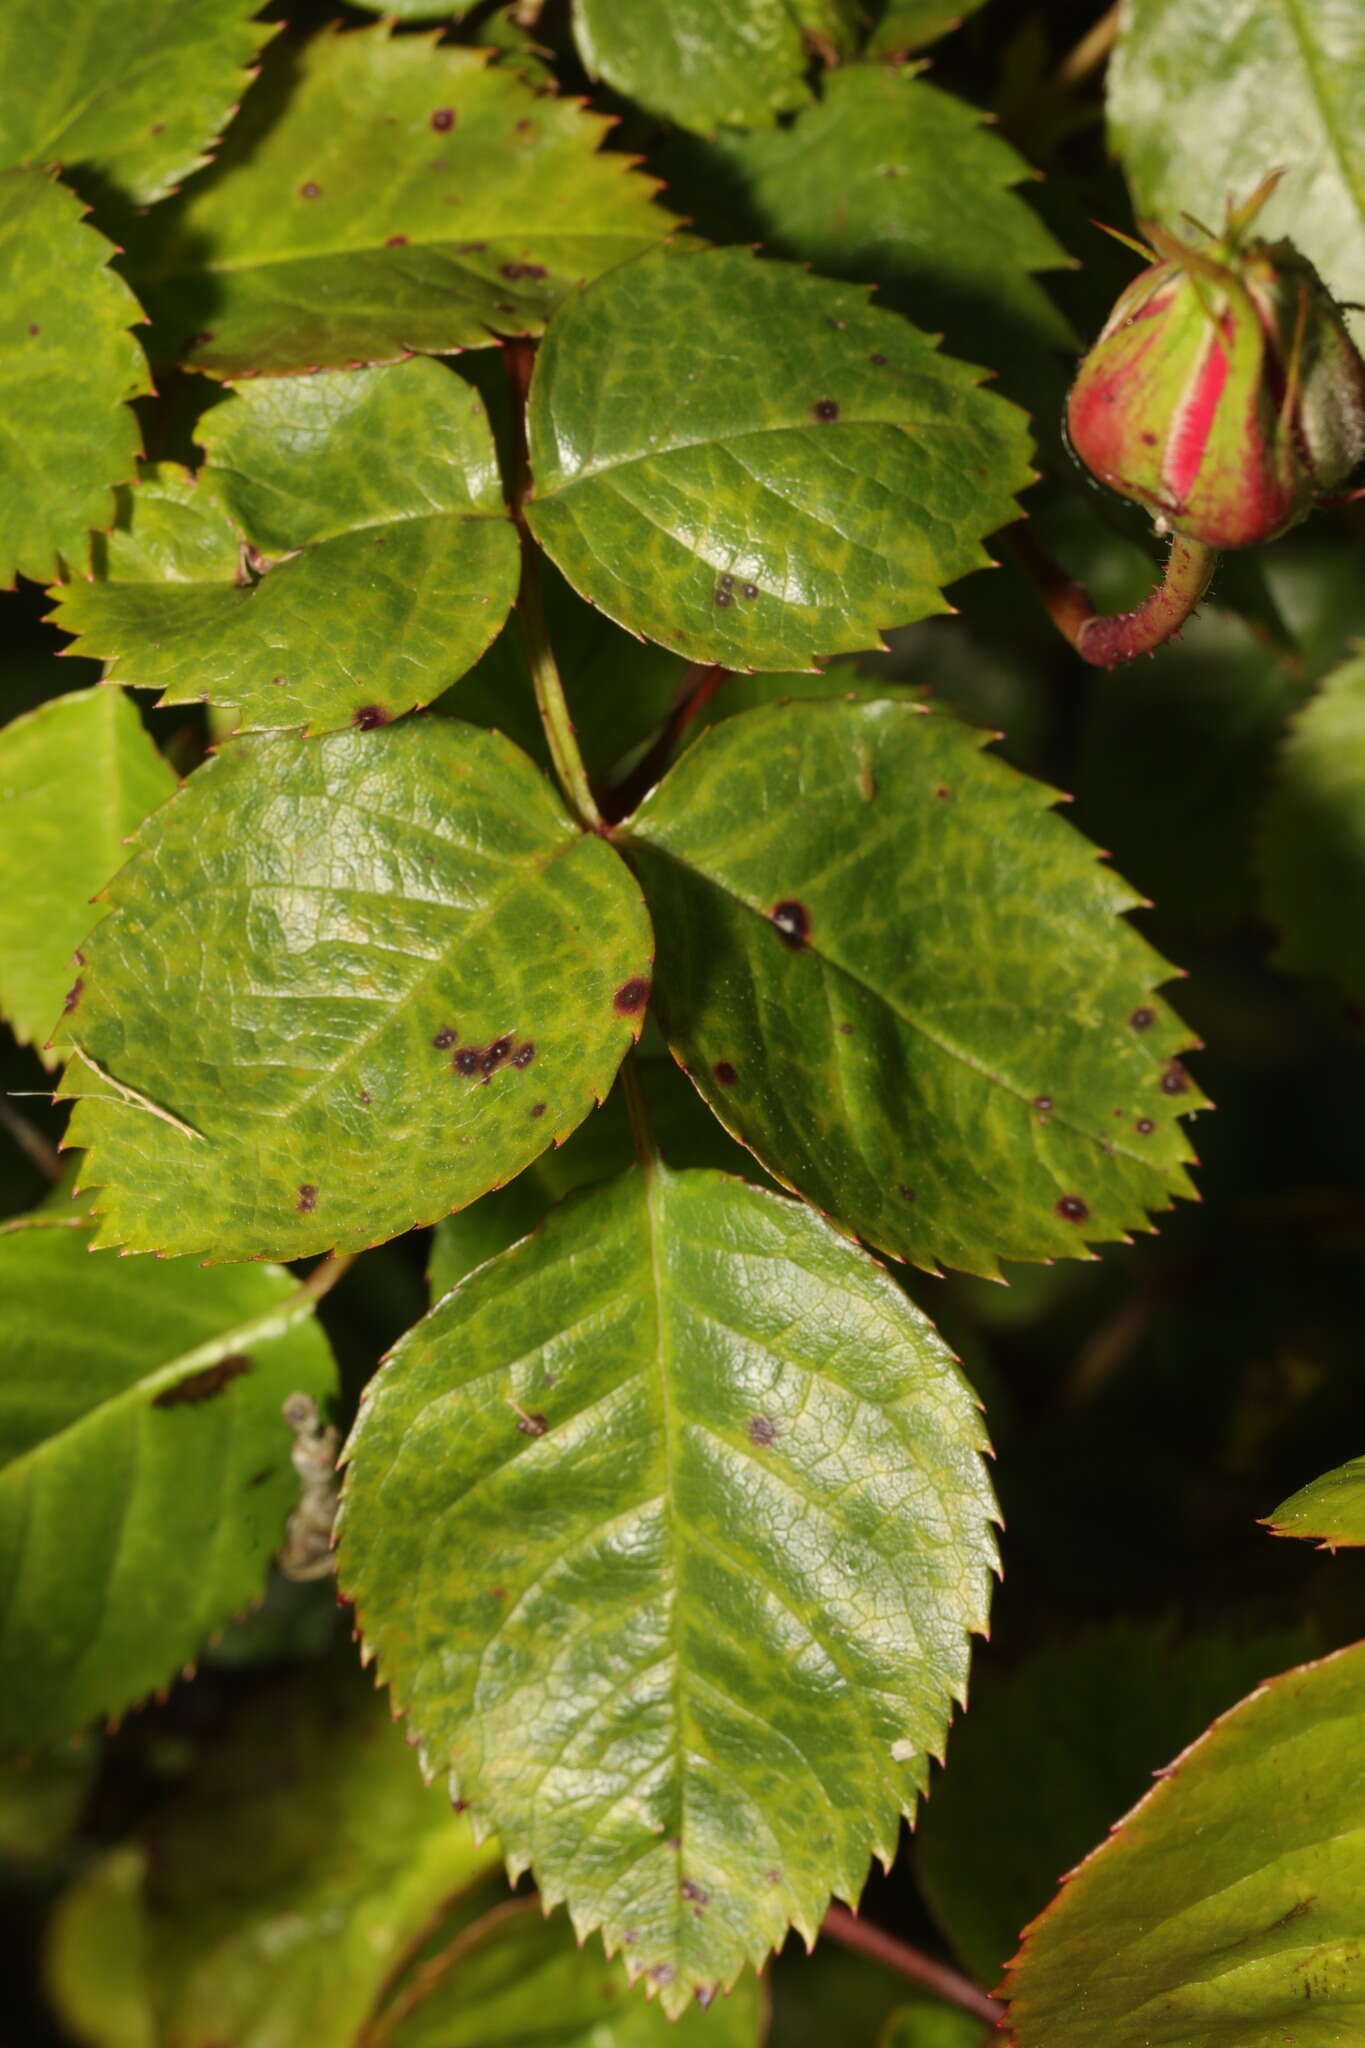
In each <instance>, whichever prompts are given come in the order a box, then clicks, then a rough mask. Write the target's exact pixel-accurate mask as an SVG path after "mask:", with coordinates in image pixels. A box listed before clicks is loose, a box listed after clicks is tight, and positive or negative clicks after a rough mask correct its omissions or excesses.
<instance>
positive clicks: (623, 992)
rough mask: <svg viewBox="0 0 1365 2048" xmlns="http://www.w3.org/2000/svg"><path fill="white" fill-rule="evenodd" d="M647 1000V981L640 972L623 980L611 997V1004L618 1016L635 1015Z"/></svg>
mask: <svg viewBox="0 0 1365 2048" xmlns="http://www.w3.org/2000/svg"><path fill="white" fill-rule="evenodd" d="M648 1001H649V983H648V982H647V981H646V979H645V977H644V976H643V975H642V974H637V975H635V976H633V978H632V979H631V980H630V981H623V982H622V984H621V986H620V988H618V989H617V991H616V993H615V995H614V996H613V997H612V999H611V1006H612V1008H613V1010H615V1012H616V1014H617V1016H618V1017H635V1016H638V1015H639V1013H640V1011H641V1010H643V1009H644V1008H645V1006H646V1004H647V1003H648Z"/></svg>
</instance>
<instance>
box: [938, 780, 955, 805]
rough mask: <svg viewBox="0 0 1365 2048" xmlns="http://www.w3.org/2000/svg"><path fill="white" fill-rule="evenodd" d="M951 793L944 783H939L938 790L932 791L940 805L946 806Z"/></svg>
mask: <svg viewBox="0 0 1365 2048" xmlns="http://www.w3.org/2000/svg"><path fill="white" fill-rule="evenodd" d="M952 793H953V792H952V791H951V790H950V789H949V787H948V785H947V783H946V782H940V784H939V786H938V788H937V789H936V790H935V791H934V795H935V796H936V797H937V798H938V800H939V802H940V803H941V804H946V803H947V801H948V799H949V797H950V796H951V795H952Z"/></svg>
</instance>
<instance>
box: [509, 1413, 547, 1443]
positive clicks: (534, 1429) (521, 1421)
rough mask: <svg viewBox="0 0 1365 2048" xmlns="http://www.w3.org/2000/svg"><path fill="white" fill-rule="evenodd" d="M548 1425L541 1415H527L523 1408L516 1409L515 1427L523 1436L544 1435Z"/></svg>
mask: <svg viewBox="0 0 1365 2048" xmlns="http://www.w3.org/2000/svg"><path fill="white" fill-rule="evenodd" d="M549 1427H550V1425H549V1423H548V1422H547V1421H546V1420H545V1417H544V1416H543V1415H528V1414H527V1412H526V1410H525V1409H524V1408H519V1409H518V1410H517V1428H518V1429H519V1430H520V1431H521V1433H522V1435H523V1436H544V1434H545V1432H546V1430H547V1429H548V1428H549Z"/></svg>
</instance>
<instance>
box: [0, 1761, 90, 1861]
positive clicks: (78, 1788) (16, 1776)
mask: <svg viewBox="0 0 1365 2048" xmlns="http://www.w3.org/2000/svg"><path fill="white" fill-rule="evenodd" d="M99 1767H100V1743H99V1739H98V1737H96V1736H85V1737H78V1738H77V1739H76V1740H75V1741H74V1742H62V1743H58V1744H56V1745H55V1746H54V1747H53V1748H51V1749H44V1750H40V1751H39V1752H38V1754H37V1755H36V1756H26V1757H24V1758H22V1759H21V1760H19V1761H14V1762H9V1763H6V1764H4V1765H0V1870H3V1871H4V1872H5V1875H6V1879H7V1880H9V1879H11V1878H12V1874H13V1870H14V1867H15V1866H16V1865H17V1866H18V1867H19V1868H20V1869H21V1870H25V1869H28V1868H31V1867H32V1866H34V1865H39V1866H41V1865H42V1864H44V1863H46V1862H48V1861H49V1860H50V1859H51V1858H53V1857H55V1856H57V1855H58V1854H59V1853H60V1852H61V1851H62V1850H63V1849H64V1848H65V1847H66V1845H67V1843H68V1842H69V1841H70V1838H71V1836H72V1835H73V1834H74V1833H75V1832H76V1827H77V1823H78V1822H79V1820H80V1816H81V1809H82V1808H83V1807H84V1805H85V1803H86V1800H87V1799H88V1798H89V1796H90V1788H91V1786H92V1785H93V1784H94V1782H95V1779H96V1777H97V1775H98V1773H99Z"/></svg>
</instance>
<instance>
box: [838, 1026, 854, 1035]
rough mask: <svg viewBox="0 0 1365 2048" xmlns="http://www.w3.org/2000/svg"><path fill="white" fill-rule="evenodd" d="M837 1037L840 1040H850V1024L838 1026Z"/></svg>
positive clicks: (851, 1033) (851, 1027)
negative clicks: (838, 1036)
mask: <svg viewBox="0 0 1365 2048" xmlns="http://www.w3.org/2000/svg"><path fill="white" fill-rule="evenodd" d="M839 1035H840V1037H841V1038H852V1036H853V1026H852V1025H851V1024H841V1025H840V1026H839Z"/></svg>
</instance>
